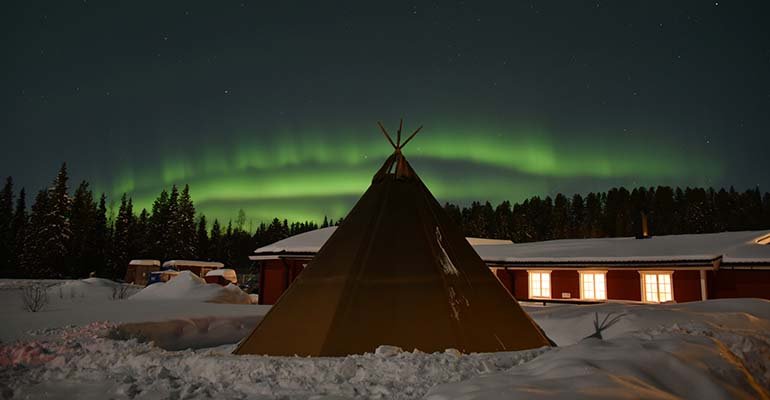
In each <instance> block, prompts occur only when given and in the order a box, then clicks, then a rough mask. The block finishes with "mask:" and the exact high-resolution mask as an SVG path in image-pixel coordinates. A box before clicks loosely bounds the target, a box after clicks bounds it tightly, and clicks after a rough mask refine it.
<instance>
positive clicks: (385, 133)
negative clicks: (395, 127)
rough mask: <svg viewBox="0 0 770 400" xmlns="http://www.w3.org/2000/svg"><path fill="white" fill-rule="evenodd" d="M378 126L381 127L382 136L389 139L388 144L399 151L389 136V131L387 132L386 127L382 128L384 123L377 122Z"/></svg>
mask: <svg viewBox="0 0 770 400" xmlns="http://www.w3.org/2000/svg"><path fill="white" fill-rule="evenodd" d="M377 125H379V126H380V130H381V131H382V134H383V135H385V138H386V139H388V142H390V145H391V146H393V148H394V149H397V148H398V146H396V144H395V143H393V139H391V138H390V135H388V131H386V130H385V127H384V126H382V122H380V121H377Z"/></svg>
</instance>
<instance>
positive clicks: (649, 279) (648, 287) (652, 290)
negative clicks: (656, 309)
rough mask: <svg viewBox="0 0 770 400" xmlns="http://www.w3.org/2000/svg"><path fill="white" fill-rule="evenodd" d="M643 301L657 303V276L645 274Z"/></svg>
mask: <svg viewBox="0 0 770 400" xmlns="http://www.w3.org/2000/svg"><path fill="white" fill-rule="evenodd" d="M644 282H645V285H644V287H645V293H644V295H645V299H646V300H647V301H652V302H658V301H659V300H658V276H657V275H654V274H645V275H644Z"/></svg>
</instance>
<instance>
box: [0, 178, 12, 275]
mask: <svg viewBox="0 0 770 400" xmlns="http://www.w3.org/2000/svg"><path fill="white" fill-rule="evenodd" d="M12 224H13V179H12V178H11V177H10V176H9V177H8V178H6V180H5V186H3V190H2V192H0V277H7V276H9V275H10V269H11V258H12V257H11V254H12V252H13V248H12V247H11V246H12V242H13V230H12V227H11V225H12Z"/></svg>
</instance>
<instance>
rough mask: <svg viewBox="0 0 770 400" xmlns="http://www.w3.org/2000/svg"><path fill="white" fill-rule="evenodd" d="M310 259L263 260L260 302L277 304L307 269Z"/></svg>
mask: <svg viewBox="0 0 770 400" xmlns="http://www.w3.org/2000/svg"><path fill="white" fill-rule="evenodd" d="M307 262H308V260H302V259H280V260H265V261H262V262H261V268H260V279H259V304H275V303H276V302H277V301H278V298H280V297H281V295H282V294H283V292H284V291H286V289H287V288H288V287H289V285H291V283H292V282H294V280H295V279H297V278H298V277H299V275H300V273H302V271H303V270H304V269H305V265H306V264H307Z"/></svg>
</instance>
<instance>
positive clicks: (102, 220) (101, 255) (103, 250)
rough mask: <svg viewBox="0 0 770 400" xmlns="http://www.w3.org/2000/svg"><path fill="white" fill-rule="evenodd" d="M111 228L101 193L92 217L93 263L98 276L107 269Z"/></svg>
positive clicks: (105, 199)
mask: <svg viewBox="0 0 770 400" xmlns="http://www.w3.org/2000/svg"><path fill="white" fill-rule="evenodd" d="M111 243H112V228H111V227H110V226H109V225H108V224H107V196H106V195H105V194H104V193H102V195H101V196H100V197H99V206H98V207H97V209H96V216H95V218H94V244H93V246H94V265H95V272H96V273H97V275H99V276H106V275H107V273H108V271H109V268H108V267H109V266H108V262H109V255H110V254H111V253H112V247H111Z"/></svg>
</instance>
